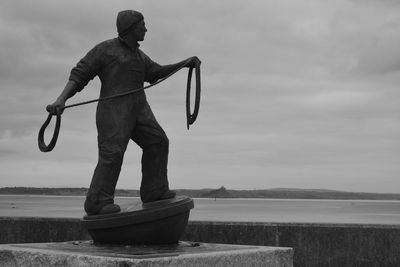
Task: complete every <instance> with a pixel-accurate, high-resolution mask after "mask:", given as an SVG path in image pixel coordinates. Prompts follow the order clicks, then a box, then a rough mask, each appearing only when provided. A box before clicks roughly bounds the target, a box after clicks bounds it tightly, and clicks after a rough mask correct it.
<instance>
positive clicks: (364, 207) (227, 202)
mask: <svg viewBox="0 0 400 267" xmlns="http://www.w3.org/2000/svg"><path fill="white" fill-rule="evenodd" d="M84 200H85V197H83V196H48V195H0V217H53V218H60V217H63V218H82V216H84V211H83V202H84ZM193 200H194V206H195V207H194V209H192V210H191V212H190V217H189V220H192V221H233V222H269V223H343V224H388V225H398V224H400V201H389V200H325V199H243V198H239V199H238V198H234V199H226V198H223V199H220V198H217V199H214V198H194V199H193ZM115 203H117V204H119V205H121V207H122V208H128V207H129V206H132V205H140V199H139V198H135V197H116V199H115Z"/></svg>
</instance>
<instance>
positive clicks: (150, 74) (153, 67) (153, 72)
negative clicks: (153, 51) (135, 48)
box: [139, 50, 161, 84]
mask: <svg viewBox="0 0 400 267" xmlns="http://www.w3.org/2000/svg"><path fill="white" fill-rule="evenodd" d="M139 53H140V56H141V57H142V59H143V61H144V66H145V74H144V81H145V82H148V83H151V84H152V83H155V82H156V81H158V80H159V79H160V77H159V76H160V74H159V70H160V68H161V66H160V65H159V64H158V63H156V62H154V61H153V60H151V59H150V58H149V57H148V56H147V55H146V54H145V53H143V51H141V50H139Z"/></svg>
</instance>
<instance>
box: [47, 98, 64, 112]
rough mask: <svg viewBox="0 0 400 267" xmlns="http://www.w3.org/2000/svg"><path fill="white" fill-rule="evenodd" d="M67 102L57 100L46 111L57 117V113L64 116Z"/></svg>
mask: <svg viewBox="0 0 400 267" xmlns="http://www.w3.org/2000/svg"><path fill="white" fill-rule="evenodd" d="M64 107H65V101H60V100H56V101H55V102H54V103H53V104H50V105H48V106H47V107H46V110H47V111H48V112H49V113H50V114H51V115H57V113H60V114H62V113H63V112H64Z"/></svg>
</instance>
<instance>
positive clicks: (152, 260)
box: [0, 241, 293, 267]
mask: <svg viewBox="0 0 400 267" xmlns="http://www.w3.org/2000/svg"><path fill="white" fill-rule="evenodd" d="M0 265H1V266H74V267H75V266H246V267H248V266H279V267H290V266H293V250H292V249H291V248H277V247H264V246H241V245H225V244H211V243H193V242H179V244H176V245H161V246H118V245H100V244H93V242H92V241H71V242H63V243H32V244H6V245H0Z"/></svg>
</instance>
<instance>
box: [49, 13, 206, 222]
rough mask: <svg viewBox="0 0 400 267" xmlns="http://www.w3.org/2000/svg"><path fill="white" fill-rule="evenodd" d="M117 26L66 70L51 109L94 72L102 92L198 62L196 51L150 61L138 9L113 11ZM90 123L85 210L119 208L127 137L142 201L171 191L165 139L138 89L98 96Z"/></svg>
mask: <svg viewBox="0 0 400 267" xmlns="http://www.w3.org/2000/svg"><path fill="white" fill-rule="evenodd" d="M117 30H118V37H116V38H113V39H110V40H106V41H104V42H101V43H100V44H98V45H96V46H95V47H94V48H93V49H91V50H90V51H89V52H88V53H87V54H86V56H84V57H83V58H82V59H81V60H80V61H79V62H78V64H77V65H76V66H75V67H74V68H73V69H72V70H71V74H70V77H69V81H68V83H67V84H66V86H65V88H64V90H63V91H62V93H61V94H60V96H59V97H58V98H57V100H56V101H55V102H54V103H53V104H51V105H50V107H49V112H50V113H51V114H56V113H57V112H62V110H63V108H64V107H65V102H66V100H67V99H69V98H70V97H72V96H73V95H75V94H76V93H77V92H79V91H81V90H82V89H83V88H84V87H85V86H86V85H87V84H88V82H89V81H90V80H92V79H93V78H94V77H96V76H99V78H100V80H101V91H100V97H107V96H110V95H115V94H119V93H123V92H126V91H127V90H132V89H136V88H141V87H143V84H144V82H149V83H155V82H157V80H159V79H162V78H163V77H166V76H168V75H169V74H170V73H172V72H174V71H176V70H177V69H179V68H182V67H183V66H184V67H194V66H195V65H199V64H200V63H201V62H200V60H199V59H198V58H197V57H191V58H188V59H186V60H183V61H181V62H179V63H176V64H171V65H163V66H162V65H159V64H157V63H156V62H154V61H152V60H151V59H150V58H149V57H148V56H147V55H146V54H145V53H143V52H142V51H141V50H140V49H139V44H138V42H140V41H143V40H144V37H145V34H146V32H147V29H146V26H145V21H144V18H143V15H142V14H141V13H140V12H138V11H133V10H125V11H121V12H119V13H118V17H117ZM96 126H97V132H98V150H99V160H98V163H97V166H96V169H95V171H94V174H93V178H92V181H91V184H90V188H89V191H88V193H87V196H86V200H85V205H84V206H85V211H86V213H87V214H88V215H98V214H109V213H115V212H119V211H120V207H119V206H118V205H117V204H114V191H115V186H116V183H117V180H118V177H119V173H120V170H121V165H122V161H123V156H124V153H125V150H126V147H127V145H128V142H129V139H132V140H133V141H134V142H135V143H136V144H137V145H139V146H140V147H141V148H142V150H143V155H142V181H141V186H140V197H141V200H142V201H143V203H147V202H152V201H157V200H164V199H170V198H174V197H175V192H174V191H171V190H169V185H168V179H167V162H168V148H169V141H168V138H167V136H166V134H165V132H164V131H163V129H162V128H161V126H160V125H159V124H158V122H157V121H156V119H155V117H154V115H153V112H152V111H151V109H150V106H149V104H148V102H147V100H146V95H145V92H144V91H143V90H142V91H139V92H137V93H134V94H130V95H127V96H124V97H119V98H114V99H112V100H108V101H102V102H99V103H98V106H97V112H96Z"/></svg>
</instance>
